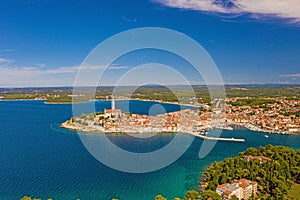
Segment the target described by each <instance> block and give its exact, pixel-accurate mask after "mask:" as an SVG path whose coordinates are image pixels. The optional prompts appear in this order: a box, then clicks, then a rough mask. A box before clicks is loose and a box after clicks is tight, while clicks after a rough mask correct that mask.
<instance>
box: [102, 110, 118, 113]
mask: <svg viewBox="0 0 300 200" xmlns="http://www.w3.org/2000/svg"><path fill="white" fill-rule="evenodd" d="M104 112H105V113H116V112H121V110H120V109H114V110H112V109H105V110H104Z"/></svg>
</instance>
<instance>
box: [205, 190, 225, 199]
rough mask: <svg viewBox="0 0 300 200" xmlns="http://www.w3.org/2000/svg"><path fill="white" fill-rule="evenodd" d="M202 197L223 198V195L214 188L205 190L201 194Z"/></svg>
mask: <svg viewBox="0 0 300 200" xmlns="http://www.w3.org/2000/svg"><path fill="white" fill-rule="evenodd" d="M201 198H202V199H203V200H206V199H209V198H211V199H212V200H221V197H220V196H219V195H218V194H217V193H216V192H215V191H212V190H205V191H204V192H203V193H202V194H201Z"/></svg>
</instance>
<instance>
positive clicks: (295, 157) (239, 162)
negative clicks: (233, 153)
mask: <svg viewBox="0 0 300 200" xmlns="http://www.w3.org/2000/svg"><path fill="white" fill-rule="evenodd" d="M245 156H264V157H266V158H269V159H266V160H264V161H260V160H259V159H253V160H251V161H247V159H245ZM241 178H246V179H249V180H252V181H256V182H258V185H259V186H258V193H257V198H260V199H285V198H288V199H291V197H288V194H289V190H290V189H291V186H292V185H293V184H295V183H300V150H297V151H296V150H293V149H291V148H289V147H284V146H272V145H268V146H266V147H259V148H257V149H256V148H248V149H247V150H246V151H245V152H242V153H239V156H237V157H232V158H226V159H225V160H224V161H222V162H215V163H213V164H212V165H211V166H209V167H208V168H207V169H206V172H205V173H204V174H203V181H204V182H206V183H207V184H208V185H207V187H206V189H205V191H204V192H203V193H202V197H203V198H204V199H206V198H208V197H211V198H212V199H219V197H218V195H217V194H216V193H215V191H216V187H217V186H218V185H220V184H223V183H231V182H232V181H233V180H234V179H241Z"/></svg>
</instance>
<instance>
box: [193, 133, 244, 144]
mask: <svg viewBox="0 0 300 200" xmlns="http://www.w3.org/2000/svg"><path fill="white" fill-rule="evenodd" d="M187 134H189V135H193V136H195V137H198V138H202V139H207V140H217V141H229V142H245V139H243V138H241V139H239V138H218V137H209V136H206V135H201V134H199V133H195V132H189V133H187Z"/></svg>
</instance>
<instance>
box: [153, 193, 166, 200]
mask: <svg viewBox="0 0 300 200" xmlns="http://www.w3.org/2000/svg"><path fill="white" fill-rule="evenodd" d="M154 200H167V198H165V197H163V196H162V195H160V194H159V195H157V196H156V197H155V198H154Z"/></svg>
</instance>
